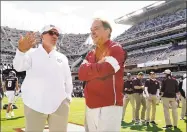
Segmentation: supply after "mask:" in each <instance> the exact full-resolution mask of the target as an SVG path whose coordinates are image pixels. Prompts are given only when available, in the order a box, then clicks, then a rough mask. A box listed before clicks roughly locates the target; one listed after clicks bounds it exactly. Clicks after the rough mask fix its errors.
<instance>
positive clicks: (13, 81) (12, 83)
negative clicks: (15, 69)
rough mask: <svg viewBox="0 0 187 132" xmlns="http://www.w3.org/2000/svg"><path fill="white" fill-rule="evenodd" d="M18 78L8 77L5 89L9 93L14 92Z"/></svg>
mask: <svg viewBox="0 0 187 132" xmlns="http://www.w3.org/2000/svg"><path fill="white" fill-rule="evenodd" d="M17 80H18V78H17V77H8V78H7V79H6V80H5V87H6V90H7V91H12V90H13V91H14V90H15V87H16V82H17Z"/></svg>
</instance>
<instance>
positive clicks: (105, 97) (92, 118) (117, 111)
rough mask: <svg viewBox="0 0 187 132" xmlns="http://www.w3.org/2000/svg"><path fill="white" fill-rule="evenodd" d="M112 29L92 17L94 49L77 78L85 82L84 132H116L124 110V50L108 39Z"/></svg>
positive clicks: (100, 20) (119, 126) (105, 23)
mask: <svg viewBox="0 0 187 132" xmlns="http://www.w3.org/2000/svg"><path fill="white" fill-rule="evenodd" d="M111 32H112V28H111V26H110V24H109V23H108V22H107V21H105V20H103V19H100V18H96V19H94V21H93V23H92V26H91V37H92V40H93V42H94V44H95V45H96V48H95V49H94V50H92V51H90V52H89V53H88V55H87V56H86V58H85V60H84V61H83V63H82V64H81V66H80V68H79V71H78V75H79V79H80V80H82V81H86V85H85V89H84V94H85V100H86V118H85V120H86V121H85V124H86V126H87V127H86V128H85V130H86V131H89V132H92V131H94V132H106V131H112V132H119V131H120V128H121V119H122V115H121V113H122V109H123V85H124V82H123V76H124V62H125V60H126V52H125V51H124V50H123V48H122V47H121V46H120V45H119V44H117V43H115V42H113V41H111V40H110V36H111Z"/></svg>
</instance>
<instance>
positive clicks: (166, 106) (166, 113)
mask: <svg viewBox="0 0 187 132" xmlns="http://www.w3.org/2000/svg"><path fill="white" fill-rule="evenodd" d="M162 101H163V108H164V117H165V122H166V125H172V124H171V119H170V114H169V104H170V105H171V109H172V117H173V125H174V126H177V122H178V113H177V102H176V99H175V98H166V97H162Z"/></svg>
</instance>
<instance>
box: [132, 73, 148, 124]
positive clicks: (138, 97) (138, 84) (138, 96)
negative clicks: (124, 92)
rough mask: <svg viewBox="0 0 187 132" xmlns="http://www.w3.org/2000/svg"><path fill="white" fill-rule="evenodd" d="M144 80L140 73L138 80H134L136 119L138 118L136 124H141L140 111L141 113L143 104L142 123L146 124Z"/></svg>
mask: <svg viewBox="0 0 187 132" xmlns="http://www.w3.org/2000/svg"><path fill="white" fill-rule="evenodd" d="M142 78H143V73H142V72H139V73H138V75H137V78H136V79H134V80H133V87H134V98H135V102H136V108H135V118H136V122H135V123H136V124H138V123H139V121H140V119H139V111H140V106H141V104H142V106H143V107H142V111H141V121H142V122H143V123H144V122H145V111H146V101H145V98H144V96H143V90H144V86H143V83H142Z"/></svg>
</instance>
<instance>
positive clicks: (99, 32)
mask: <svg viewBox="0 0 187 132" xmlns="http://www.w3.org/2000/svg"><path fill="white" fill-rule="evenodd" d="M90 30H91V37H92V40H93V42H94V44H96V45H98V44H103V43H105V42H106V41H107V40H108V36H109V29H104V27H103V24H102V22H101V21H100V20H95V21H94V22H93V23H92V26H91V28H90Z"/></svg>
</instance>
